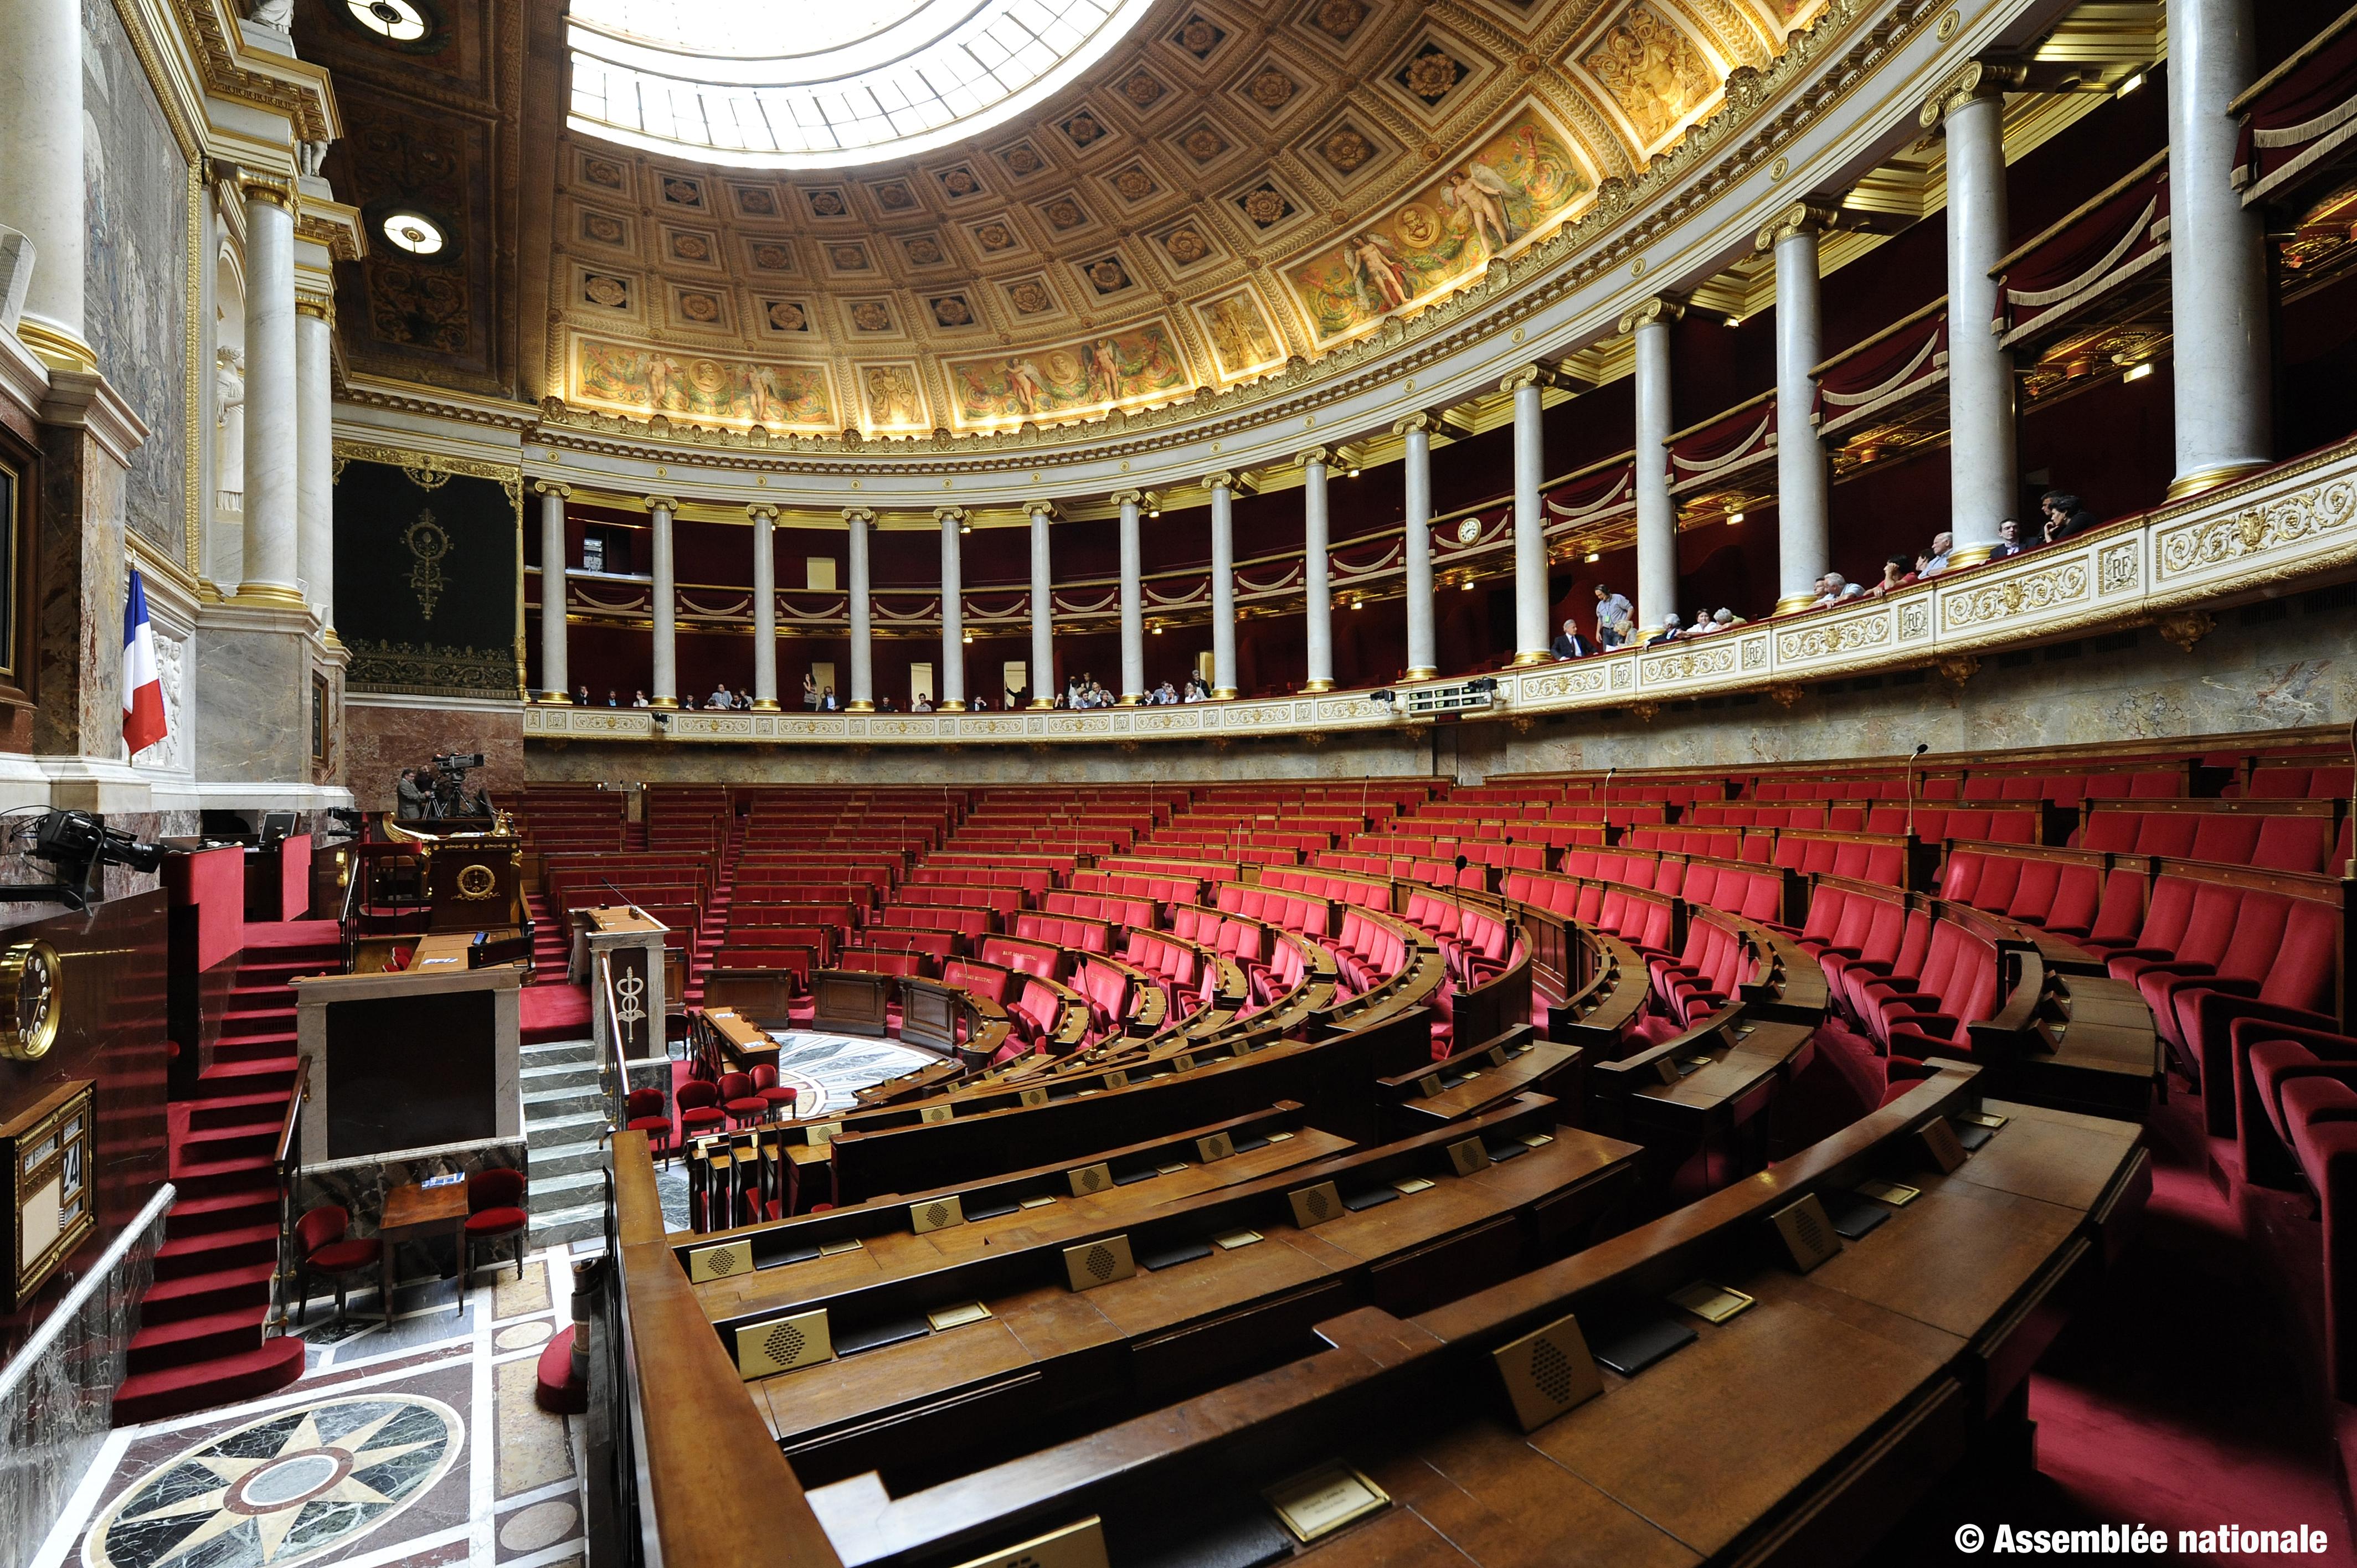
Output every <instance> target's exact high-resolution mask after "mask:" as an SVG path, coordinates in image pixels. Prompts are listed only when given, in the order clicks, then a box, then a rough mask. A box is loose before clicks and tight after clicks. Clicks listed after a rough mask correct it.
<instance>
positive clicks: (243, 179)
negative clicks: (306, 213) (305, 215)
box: [236, 166, 303, 217]
mask: <svg viewBox="0 0 2357 1568" xmlns="http://www.w3.org/2000/svg"><path fill="white" fill-rule="evenodd" d="M236 183H237V194H238V196H239V198H240V199H242V200H247V201H261V202H267V203H268V204H269V205H270V206H273V207H275V208H277V209H279V210H280V211H282V212H284V213H285V214H286V215H287V216H289V217H293V216H294V215H295V213H296V211H297V210H298V209H300V208H301V207H302V205H303V203H302V199H301V198H300V197H299V196H297V195H296V190H295V181H294V179H293V177H290V176H287V175H281V174H271V173H269V172H267V171H265V170H262V169H253V168H245V167H242V166H241V167H240V168H239V169H238V171H237V179H236Z"/></svg>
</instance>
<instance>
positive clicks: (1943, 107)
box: [1916, 59, 2029, 131]
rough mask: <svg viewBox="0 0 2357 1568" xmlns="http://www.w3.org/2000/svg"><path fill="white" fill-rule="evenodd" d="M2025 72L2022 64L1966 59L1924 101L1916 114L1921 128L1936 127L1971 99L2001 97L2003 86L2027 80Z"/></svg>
mask: <svg viewBox="0 0 2357 1568" xmlns="http://www.w3.org/2000/svg"><path fill="white" fill-rule="evenodd" d="M2028 80H2029V68H2028V67H2026V66H2021V65H1997V64H1994V63H1992V62H1990V61H1988V60H1978V59H1968V60H1966V61H1965V62H1964V64H1963V65H1960V66H1958V67H1957V68H1956V71H1955V74H1954V75H1953V76H1951V77H1949V78H1948V80H1947V81H1944V82H1943V83H1941V84H1940V89H1939V91H1936V92H1934V93H1932V96H1931V97H1930V98H1928V99H1926V100H1925V101H1924V103H1923V111H1922V113H1921V114H1919V115H1918V116H1916V118H1917V120H1918V121H1919V122H1920V123H1921V125H1922V127H1923V129H1925V130H1927V131H1932V130H1937V129H1938V128H1939V127H1940V125H1941V124H1942V123H1943V121H1945V120H1946V119H1947V117H1948V116H1949V115H1951V114H1953V113H1955V112H1956V111H1957V110H1959V109H1962V108H1963V107H1964V105H1966V104H1967V103H1970V102H1973V100H1975V99H1976V98H2002V97H2003V96H2004V95H2005V92H2006V90H2007V88H2018V87H2019V86H2020V85H2021V84H2022V83H2023V82H2024V81H2028Z"/></svg>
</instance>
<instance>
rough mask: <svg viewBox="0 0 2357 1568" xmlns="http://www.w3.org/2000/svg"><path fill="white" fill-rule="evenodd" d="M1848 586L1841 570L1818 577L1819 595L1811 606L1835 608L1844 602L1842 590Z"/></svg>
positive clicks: (1817, 608) (1820, 608)
mask: <svg viewBox="0 0 2357 1568" xmlns="http://www.w3.org/2000/svg"><path fill="white" fill-rule="evenodd" d="M1848 586H1849V585H1848V584H1847V583H1846V582H1845V581H1844V580H1843V579H1842V575H1841V574H1840V573H1839V572H1828V573H1826V574H1825V575H1824V576H1822V577H1820V578H1818V579H1817V596H1816V598H1815V600H1814V601H1813V602H1812V603H1811V604H1810V606H1809V607H1810V608H1811V609H1813V610H1829V609H1831V608H1833V607H1835V605H1837V604H1839V603H1841V602H1842V591H1843V590H1844V589H1846V588H1847V587H1848Z"/></svg>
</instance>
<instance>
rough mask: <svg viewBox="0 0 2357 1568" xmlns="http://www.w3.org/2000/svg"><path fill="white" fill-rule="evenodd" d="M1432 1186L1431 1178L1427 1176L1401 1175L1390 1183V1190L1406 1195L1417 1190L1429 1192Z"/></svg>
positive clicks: (1402, 1195) (1410, 1194)
mask: <svg viewBox="0 0 2357 1568" xmlns="http://www.w3.org/2000/svg"><path fill="white" fill-rule="evenodd" d="M1432 1186H1433V1184H1432V1178H1431V1177H1429V1176H1403V1177H1401V1178H1400V1179H1399V1180H1397V1181H1395V1182H1394V1183H1392V1190H1393V1191H1394V1192H1396V1193H1398V1194H1399V1195H1400V1196H1401V1197H1411V1196H1413V1195H1414V1194H1415V1193H1419V1192H1430V1191H1431V1190H1432Z"/></svg>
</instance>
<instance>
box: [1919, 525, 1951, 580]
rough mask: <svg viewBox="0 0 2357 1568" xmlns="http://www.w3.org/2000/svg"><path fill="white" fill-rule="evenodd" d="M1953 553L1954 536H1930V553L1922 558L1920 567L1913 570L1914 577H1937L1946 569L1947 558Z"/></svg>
mask: <svg viewBox="0 0 2357 1568" xmlns="http://www.w3.org/2000/svg"><path fill="white" fill-rule="evenodd" d="M1955 552H1956V536H1955V535H1954V534H1953V533H1935V534H1933V535H1932V553H1931V554H1930V555H1929V556H1927V557H1925V558H1924V560H1923V563H1922V564H1921V565H1920V566H1918V567H1916V568H1915V575H1916V576H1918V577H1935V576H1938V575H1940V574H1941V573H1943V572H1944V571H1946V570H1947V569H1948V557H1949V556H1951V555H1953V554H1954V553H1955Z"/></svg>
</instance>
